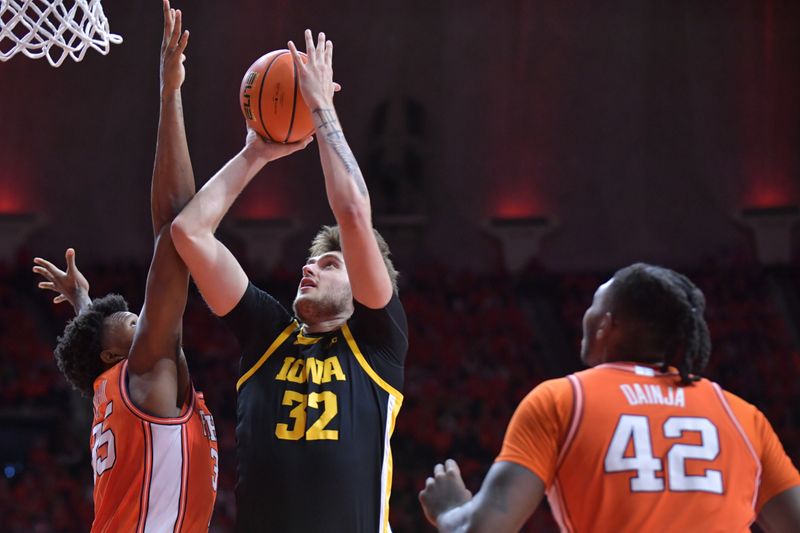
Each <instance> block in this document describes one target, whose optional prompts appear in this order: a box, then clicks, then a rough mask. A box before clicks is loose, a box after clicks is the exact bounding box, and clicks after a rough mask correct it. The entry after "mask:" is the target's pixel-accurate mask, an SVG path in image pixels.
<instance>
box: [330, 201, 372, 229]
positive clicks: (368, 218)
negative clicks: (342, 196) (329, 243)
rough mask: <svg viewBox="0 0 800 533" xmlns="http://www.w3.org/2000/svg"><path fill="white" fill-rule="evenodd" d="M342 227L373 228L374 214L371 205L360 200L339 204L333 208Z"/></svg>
mask: <svg viewBox="0 0 800 533" xmlns="http://www.w3.org/2000/svg"><path fill="white" fill-rule="evenodd" d="M333 211H334V212H333V214H334V216H335V217H336V223H337V224H339V227H340V228H354V229H355V228H367V229H371V228H372V214H371V213H370V209H369V206H365V205H363V204H361V203H358V202H349V203H347V204H344V205H339V206H337V207H336V209H334V210H333Z"/></svg>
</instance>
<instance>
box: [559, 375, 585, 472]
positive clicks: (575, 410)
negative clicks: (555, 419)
mask: <svg viewBox="0 0 800 533" xmlns="http://www.w3.org/2000/svg"><path fill="white" fill-rule="evenodd" d="M567 379H568V380H569V383H570V385H572V416H571V418H570V424H569V431H567V437H566V438H565V439H564V444H562V445H561V452H560V453H559V454H558V459H556V470H558V467H559V466H561V462H562V461H563V460H564V457H565V456H566V455H567V452H569V448H570V446H571V445H572V441H573V440H575V434H576V433H577V432H578V427H579V426H580V425H581V419H582V418H583V386H582V385H581V381H580V379H578V377H577V376H576V375H575V374H570V375H569V376H567Z"/></svg>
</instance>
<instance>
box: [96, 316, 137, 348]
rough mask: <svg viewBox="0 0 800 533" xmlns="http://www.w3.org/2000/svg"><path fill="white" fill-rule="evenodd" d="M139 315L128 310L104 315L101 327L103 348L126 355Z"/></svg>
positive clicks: (131, 342)
mask: <svg viewBox="0 0 800 533" xmlns="http://www.w3.org/2000/svg"><path fill="white" fill-rule="evenodd" d="M138 320H139V317H138V316H137V315H136V314H134V313H130V312H128V311H124V312H120V313H114V314H113V315H110V316H108V317H106V319H105V322H104V329H103V349H104V350H109V351H112V352H113V353H115V354H121V355H124V356H125V357H128V354H129V353H130V351H131V345H132V344H133V334H134V333H135V332H136V322H137V321H138Z"/></svg>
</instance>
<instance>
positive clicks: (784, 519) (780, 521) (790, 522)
mask: <svg viewBox="0 0 800 533" xmlns="http://www.w3.org/2000/svg"><path fill="white" fill-rule="evenodd" d="M758 525H759V526H760V527H761V528H762V529H764V530H765V531H767V533H792V532H795V531H800V485H798V486H796V487H793V488H791V489H788V490H785V491H783V492H781V493H780V494H778V495H776V496H774V497H773V498H771V499H770V500H769V501H768V502H767V503H766V504H764V508H763V509H761V512H760V513H759V515H758Z"/></svg>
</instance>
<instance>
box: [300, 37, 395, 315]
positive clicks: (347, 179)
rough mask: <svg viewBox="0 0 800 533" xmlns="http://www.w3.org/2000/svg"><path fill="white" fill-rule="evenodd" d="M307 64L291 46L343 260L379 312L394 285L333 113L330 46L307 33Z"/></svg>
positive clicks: (363, 297)
mask: <svg viewBox="0 0 800 533" xmlns="http://www.w3.org/2000/svg"><path fill="white" fill-rule="evenodd" d="M305 41H306V54H307V55H308V62H307V63H304V62H303V61H302V60H301V59H300V55H299V54H298V52H297V48H296V47H295V45H294V43H292V42H291V41H290V42H289V49H290V50H291V52H292V57H293V58H294V62H295V65H296V67H297V76H298V82H299V85H300V90H301V91H302V94H303V99H304V100H305V102H306V104H307V105H308V106H309V108H310V109H311V112H312V115H313V119H314V127H315V130H316V132H317V142H318V144H319V154H320V160H321V162H322V170H323V172H324V174H325V190H326V192H327V195H328V203H329V204H330V206H331V210H332V211H333V215H334V217H335V218H336V222H337V224H338V225H339V229H340V233H341V243H342V254H343V255H344V261H345V264H346V265H347V273H348V276H349V278H350V285H351V287H352V291H353V298H354V299H356V300H357V301H358V302H360V303H361V304H363V305H365V306H367V307H370V308H373V309H379V308H381V307H384V306H385V305H386V304H387V303H388V302H389V300H390V298H391V297H392V292H393V288H392V281H391V279H390V277H389V272H388V271H387V270H386V266H385V264H384V261H383V257H382V255H381V252H380V250H379V248H378V242H377V240H376V238H375V234H374V231H373V229H372V208H371V206H370V201H369V192H368V191H367V185H366V183H365V182H364V177H363V176H362V175H361V169H360V168H359V166H358V162H356V159H355V157H354V156H353V152H352V150H350V146H349V145H348V144H347V140H346V139H345V137H344V133H343V132H342V126H341V124H340V123H339V118H338V117H337V115H336V110H335V109H334V107H333V93H334V91H335V85H336V84H334V82H333V43H332V42H331V41H328V40H326V38H325V34H324V33H320V34H319V36H318V40H317V44H316V45H314V40H313V38H312V36H311V31H310V30H306V31H305Z"/></svg>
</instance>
